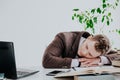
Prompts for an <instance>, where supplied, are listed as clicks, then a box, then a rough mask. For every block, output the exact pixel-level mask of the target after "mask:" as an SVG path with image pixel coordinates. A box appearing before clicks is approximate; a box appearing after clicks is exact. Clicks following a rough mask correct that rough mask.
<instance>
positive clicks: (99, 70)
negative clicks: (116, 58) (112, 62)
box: [55, 66, 120, 77]
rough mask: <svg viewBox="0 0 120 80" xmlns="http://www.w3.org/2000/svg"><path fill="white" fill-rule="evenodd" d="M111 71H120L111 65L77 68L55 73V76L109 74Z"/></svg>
mask: <svg viewBox="0 0 120 80" xmlns="http://www.w3.org/2000/svg"><path fill="white" fill-rule="evenodd" d="M111 73H120V68H115V67H112V66H107V67H104V66H103V67H92V68H90V67H88V68H77V69H76V71H70V72H65V73H60V74H57V75H56V76H55V77H68V76H77V75H91V74H93V75H97V74H111Z"/></svg>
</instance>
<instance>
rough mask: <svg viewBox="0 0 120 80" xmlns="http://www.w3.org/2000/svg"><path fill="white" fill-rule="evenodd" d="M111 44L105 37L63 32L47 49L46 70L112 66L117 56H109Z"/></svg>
mask: <svg viewBox="0 0 120 80" xmlns="http://www.w3.org/2000/svg"><path fill="white" fill-rule="evenodd" d="M109 52H110V42H109V39H108V38H107V37H106V36H105V35H100V34H99V35H95V36H92V35H90V34H89V33H88V32H84V31H82V32H62V33H59V34H57V35H56V37H55V39H54V40H53V41H52V42H51V43H50V45H49V46H48V47H47V48H46V50H45V53H44V56H43V67H44V68H70V67H90V66H98V65H101V64H110V63H111V60H112V59H114V57H116V56H107V55H106V54H108V53H109Z"/></svg>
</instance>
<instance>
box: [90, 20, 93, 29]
mask: <svg viewBox="0 0 120 80" xmlns="http://www.w3.org/2000/svg"><path fill="white" fill-rule="evenodd" d="M90 28H93V21H92V20H91V19H90Z"/></svg>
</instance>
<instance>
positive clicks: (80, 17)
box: [79, 16, 84, 24]
mask: <svg viewBox="0 0 120 80" xmlns="http://www.w3.org/2000/svg"><path fill="white" fill-rule="evenodd" d="M83 18H84V17H83V16H79V22H80V23H81V24H82V22H83Z"/></svg>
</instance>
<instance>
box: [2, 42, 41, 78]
mask: <svg viewBox="0 0 120 80" xmlns="http://www.w3.org/2000/svg"><path fill="white" fill-rule="evenodd" d="M37 72H39V71H38V70H26V69H19V70H18V69H17V68H16V61H15V54H14V44H13V42H7V41H0V73H4V76H5V77H6V78H8V79H18V78H23V77H26V76H29V75H32V74H35V73H37Z"/></svg>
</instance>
